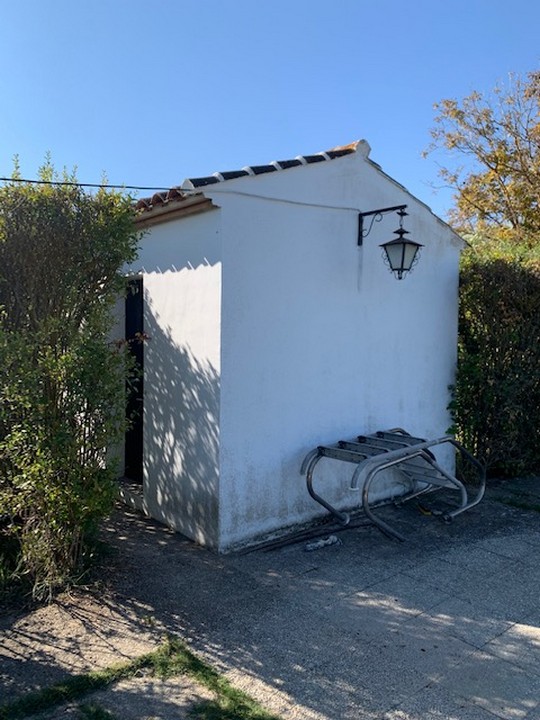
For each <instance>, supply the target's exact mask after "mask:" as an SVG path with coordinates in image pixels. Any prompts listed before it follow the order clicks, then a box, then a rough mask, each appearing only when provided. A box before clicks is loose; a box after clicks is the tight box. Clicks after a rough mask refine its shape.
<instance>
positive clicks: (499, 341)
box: [451, 242, 540, 476]
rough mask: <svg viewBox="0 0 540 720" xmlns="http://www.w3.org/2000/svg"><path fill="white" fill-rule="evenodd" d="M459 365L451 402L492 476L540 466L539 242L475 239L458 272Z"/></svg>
mask: <svg viewBox="0 0 540 720" xmlns="http://www.w3.org/2000/svg"><path fill="white" fill-rule="evenodd" d="M458 360H459V362H458V372H457V378H456V386H455V389H454V399H453V402H452V405H451V409H452V412H453V415H454V419H455V422H456V431H457V434H458V435H459V437H460V440H461V441H462V442H463V443H464V444H465V445H466V446H467V447H468V448H469V449H470V450H471V451H472V452H474V453H475V454H476V455H477V456H478V457H479V458H481V459H482V460H483V461H484V462H485V463H486V465H487V468H488V471H489V473H490V474H491V475H498V476H500V475H506V476H508V475H519V474H526V473H537V472H538V468H539V467H540V443H539V442H538V438H539V433H540V373H539V372H538V369H539V368H540V248H533V249H528V250H527V249H524V248H522V249H521V252H520V253H518V252H516V247H515V245H511V244H510V243H509V244H508V246H507V247H506V248H505V247H503V246H502V244H501V243H500V242H499V243H489V244H486V243H483V244H481V245H480V246H477V245H473V247H471V248H469V249H468V250H467V251H466V252H465V254H464V256H463V261H462V265H461V278H460V308H459V345H458Z"/></svg>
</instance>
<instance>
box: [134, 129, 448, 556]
mask: <svg viewBox="0 0 540 720" xmlns="http://www.w3.org/2000/svg"><path fill="white" fill-rule="evenodd" d="M400 204H406V205H407V213H408V216H407V218H406V222H405V225H406V229H407V230H409V231H410V236H411V238H413V239H414V240H416V241H417V242H419V243H422V244H423V245H424V247H423V249H422V252H421V257H420V259H419V262H418V264H417V266H416V268H415V269H414V272H412V273H411V274H410V275H408V276H407V277H406V278H405V279H403V280H402V281H398V280H396V278H395V277H394V275H393V274H392V273H391V272H389V269H388V267H387V266H385V264H384V262H383V260H382V257H381V248H380V247H379V245H380V244H381V243H383V242H385V241H386V240H390V239H392V235H393V231H394V230H396V228H397V227H398V218H397V216H396V215H395V214H394V213H390V214H385V215H384V216H383V218H382V220H381V221H380V222H375V223H374V224H373V228H372V230H371V232H370V234H369V236H368V237H367V238H366V239H365V240H364V243H363V246H362V247H358V244H357V236H358V214H359V212H366V211H370V210H373V209H375V208H384V207H388V206H396V205H400ZM139 207H140V210H141V212H140V216H139V224H140V227H141V228H144V229H145V231H146V232H145V235H144V237H143V239H142V243H141V250H140V255H139V259H138V261H137V263H136V264H135V265H134V266H133V267H131V268H130V273H131V274H132V275H133V276H137V277H140V278H142V295H141V300H142V304H141V309H142V312H143V317H144V327H143V328H141V329H144V332H145V333H146V334H147V335H148V336H149V340H148V341H147V343H146V345H145V348H144V395H143V399H142V402H143V408H144V409H143V413H142V446H141V462H142V477H143V493H144V504H145V507H146V509H147V511H148V512H149V514H150V515H152V516H153V517H154V518H156V519H158V520H161V521H163V522H165V523H167V524H168V525H170V526H171V527H173V528H175V529H177V530H179V531H180V532H182V533H184V534H185V535H187V536H189V537H190V538H193V539H194V540H196V541H198V542H200V543H203V544H205V545H208V546H210V547H213V548H215V549H218V550H219V551H225V550H228V549H231V548H234V547H235V546H238V545H240V544H242V543H244V542H249V541H254V540H256V539H257V538H261V537H263V536H264V535H265V534H266V533H269V532H272V531H274V530H277V529H280V528H285V527H288V526H293V525H295V524H297V523H300V522H304V521H307V520H309V519H310V518H313V517H315V516H317V515H320V514H321V512H322V509H321V507H320V506H318V505H317V504H316V503H314V502H313V500H312V499H311V498H310V497H309V495H308V494H307V492H306V487H305V482H304V480H303V478H302V477H301V476H300V472H299V471H300V465H301V462H302V459H303V457H304V456H305V454H306V453H307V452H308V451H309V450H310V449H312V448H313V447H314V446H316V445H318V444H321V443H328V442H334V441H336V440H338V439H340V438H348V437H353V436H355V435H357V434H359V433H369V432H373V431H375V430H378V429H381V428H388V427H395V426H401V427H404V428H406V429H407V430H409V431H410V432H412V433H413V434H416V435H418V436H421V437H436V436H439V435H441V434H444V432H445V430H446V428H447V427H448V425H449V424H450V422H449V417H448V413H447V405H448V386H449V385H450V384H451V383H452V380H453V373H454V366H455V360H456V335H457V302H458V261H459V253H460V250H461V248H462V241H461V239H460V238H459V237H458V236H457V235H456V234H455V233H454V232H453V231H452V230H451V229H450V227H449V226H448V225H446V224H445V223H444V222H442V221H441V220H440V219H438V218H437V217H436V216H435V215H433V214H432V212H431V211H430V210H429V208H428V207H427V206H426V205H424V204H423V203H422V202H420V201H419V200H417V199H416V198H414V197H413V196H412V195H410V194H409V193H408V192H407V191H406V189H405V188H404V187H403V186H402V185H400V184H399V183H397V182H396V181H395V180H393V179H392V178H390V177H389V176H387V175H386V174H385V173H384V172H383V171H382V170H381V169H380V167H379V166H378V165H377V164H375V163H374V162H372V161H371V160H370V159H369V146H368V144H367V143H366V142H364V141H361V142H358V143H354V144H352V145H350V146H346V147H341V148H336V149H334V150H333V151H329V152H327V153H319V154H316V155H311V156H303V157H298V158H295V159H294V160H288V161H282V162H275V163H271V164H269V165H265V166H258V167H247V168H244V169H242V170H239V171H235V172H230V173H216V174H215V175H213V176H210V177H208V178H198V179H191V180H186V181H185V182H184V184H183V185H182V187H181V188H175V189H173V190H171V191H169V193H161V194H158V195H156V196H154V197H153V198H148V199H146V200H143V201H140V203H139ZM335 472H336V470H335V468H333V467H329V468H328V469H327V471H326V476H325V479H324V482H325V483H327V489H328V493H329V495H330V496H331V497H333V499H334V500H335V502H336V504H337V505H340V506H344V505H347V504H350V503H351V502H354V501H356V498H351V497H350V496H348V495H347V492H346V490H344V487H346V484H347V483H346V481H345V483H343V482H342V479H341V478H339V477H338V476H336V475H335Z"/></svg>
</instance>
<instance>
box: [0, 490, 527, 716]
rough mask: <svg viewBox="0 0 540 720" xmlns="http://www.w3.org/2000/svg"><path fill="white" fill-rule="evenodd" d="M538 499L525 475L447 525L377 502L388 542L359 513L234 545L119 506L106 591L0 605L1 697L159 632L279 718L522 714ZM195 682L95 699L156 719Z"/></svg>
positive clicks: (194, 694) (127, 688) (123, 651)
mask: <svg viewBox="0 0 540 720" xmlns="http://www.w3.org/2000/svg"><path fill="white" fill-rule="evenodd" d="M426 504H427V503H426ZM516 505H518V506H519V505H524V506H527V508H529V509H526V508H525V509H524V508H522V507H516ZM533 506H536V507H537V510H536V511H535V510H533V509H531V508H532V507H533ZM539 508H540V481H538V480H530V481H514V482H513V483H506V484H501V485H498V486H496V487H493V488H491V489H490V491H489V492H488V497H487V498H486V500H485V501H484V502H483V503H482V504H481V505H480V506H478V507H477V508H475V509H473V510H471V511H470V512H469V513H467V514H465V515H463V516H462V517H461V518H458V519H456V520H455V521H454V523H452V524H451V525H445V524H443V523H441V522H440V521H439V520H438V518H436V517H434V516H427V515H424V514H422V513H421V512H420V511H419V509H418V508H417V507H416V506H415V505H412V504H411V505H410V506H409V508H408V509H399V510H398V509H395V508H388V509H385V510H384V512H385V513H387V517H388V518H389V517H392V518H399V523H400V527H401V529H402V530H405V532H406V533H407V534H408V535H409V540H408V542H406V543H398V542H396V541H391V540H388V539H386V538H385V537H384V536H382V535H381V534H380V533H379V532H378V531H377V530H376V529H374V528H373V527H371V526H366V525H362V526H360V527H357V528H351V529H348V530H346V531H344V532H341V533H340V534H339V538H340V540H341V544H339V545H332V546H328V547H324V548H322V549H320V550H316V551H313V552H306V550H305V546H306V544H305V542H304V543H300V544H296V545H292V546H288V547H283V548H280V549H274V550H271V551H262V550H258V551H256V552H253V553H250V554H246V555H235V556H216V555H213V554H211V553H209V552H207V551H205V550H203V549H201V548H198V547H196V546H194V545H192V544H191V543H189V542H187V541H186V540H185V539H183V538H182V537H181V536H178V535H175V534H174V533H171V532H170V531H168V530H166V529H164V528H163V527H161V526H159V525H157V524H155V523H153V522H150V521H147V520H145V519H143V518H141V517H140V516H138V515H136V514H134V513H131V512H128V511H125V510H122V511H120V512H119V513H118V514H117V515H116V516H115V517H114V518H113V520H112V521H111V522H110V524H109V525H108V527H107V531H106V534H107V536H108V538H109V540H110V541H111V542H112V543H113V545H114V546H115V547H116V548H118V552H117V553H116V554H115V555H113V556H112V557H111V560H110V567H111V578H112V582H111V587H110V588H109V589H108V590H103V592H102V593H101V594H98V595H96V594H95V593H89V594H82V595H80V594H78V595H76V596H73V597H69V596H65V597H63V598H60V600H59V602H58V603H57V604H56V605H53V606H52V607H51V608H43V609H41V610H38V611H35V612H34V613H30V614H27V615H25V616H19V617H4V618H3V619H1V621H0V633H1V638H0V640H1V646H0V648H1V649H0V658H1V659H0V676H1V678H2V681H3V687H2V696H1V697H2V701H6V700H9V699H11V698H14V697H16V696H17V695H19V694H20V693H21V692H23V691H24V689H26V688H28V687H32V686H33V687H39V686H42V685H44V684H46V683H49V682H52V681H54V680H57V679H59V678H60V677H62V676H64V675H65V674H66V673H71V672H77V671H80V670H82V669H87V668H92V667H99V666H103V665H106V664H108V663H110V662H111V659H122V658H126V657H133V656H135V655H136V654H138V653H141V652H145V651H147V650H149V649H152V648H153V647H155V646H156V644H157V643H158V642H159V641H160V639H161V638H162V636H163V633H164V632H172V633H176V634H178V635H181V636H182V637H184V638H185V639H186V640H187V641H188V642H189V644H190V645H191V646H192V648H193V649H194V650H196V651H197V652H199V653H200V654H201V655H202V656H203V657H204V658H205V659H206V660H208V661H209V662H210V663H212V664H213V665H214V666H216V667H217V668H218V669H220V670H221V671H222V672H223V673H224V674H225V675H226V676H227V677H228V678H229V679H230V680H231V681H232V682H233V683H234V684H235V685H236V686H238V687H240V688H242V689H244V690H246V691H247V692H248V693H250V694H251V695H253V696H255V697H256V698H257V699H259V700H260V701H261V702H262V703H263V704H264V706H265V707H267V708H268V709H269V710H272V711H274V712H277V713H280V714H282V716H283V717H284V718H287V719H289V720H292V719H293V718H294V719H296V718H302V719H303V720H323V719H327V720H347V719H349V718H350V719H353V718H354V719H355V720H357V719H358V718H367V719H368V720H369V719H370V718H378V719H379V720H420V719H422V720H435V719H437V720H443V719H445V720H448V719H456V720H458V719H459V720H493V719H494V718H508V719H513V718H526V720H540V662H539V661H540V600H539V598H540V563H539V555H540V514H539V512H538V509H539ZM198 697H205V694H204V691H202V690H201V689H200V688H197V687H196V686H194V685H193V684H190V683H185V682H184V681H182V680H178V681H177V682H176V683H171V682H170V681H169V684H168V685H167V683H161V684H160V683H159V682H150V681H148V680H144V679H141V680H139V681H132V682H131V683H126V684H124V685H122V686H118V687H117V688H116V689H115V691H114V693H112V694H111V693H108V694H103V695H102V696H101V697H100V702H102V703H104V704H105V706H108V707H110V708H111V709H113V710H115V711H116V712H117V713H118V712H120V714H119V715H118V717H119V718H131V717H133V718H142V717H152V718H163V719H169V718H181V717H185V715H184V714H183V713H184V711H185V709H186V708H187V707H189V705H190V703H192V702H193V701H194V700H196V699H197V698H198ZM119 709H120V711H119Z"/></svg>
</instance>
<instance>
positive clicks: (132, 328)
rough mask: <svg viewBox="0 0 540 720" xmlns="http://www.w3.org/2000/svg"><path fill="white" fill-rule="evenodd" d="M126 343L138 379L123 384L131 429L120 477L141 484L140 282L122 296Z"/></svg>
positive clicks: (139, 279)
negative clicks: (124, 307) (124, 297)
mask: <svg viewBox="0 0 540 720" xmlns="http://www.w3.org/2000/svg"><path fill="white" fill-rule="evenodd" d="M125 332H126V340H127V341H128V347H129V351H130V353H131V355H132V357H133V358H134V360H135V362H136V364H137V370H138V376H137V378H136V379H135V380H134V381H133V382H130V383H128V384H127V386H126V390H127V409H126V412H127V417H128V419H129V420H130V422H131V426H130V428H129V429H128V431H127V432H126V443H125V457H124V460H125V470H124V475H125V476H126V477H127V478H129V479H130V480H134V481H135V482H140V483H142V480H143V389H144V342H143V337H144V335H143V333H144V321H143V280H142V278H134V279H133V280H129V281H128V288H127V294H126V328H125Z"/></svg>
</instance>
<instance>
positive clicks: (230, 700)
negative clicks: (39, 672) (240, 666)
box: [0, 638, 279, 720]
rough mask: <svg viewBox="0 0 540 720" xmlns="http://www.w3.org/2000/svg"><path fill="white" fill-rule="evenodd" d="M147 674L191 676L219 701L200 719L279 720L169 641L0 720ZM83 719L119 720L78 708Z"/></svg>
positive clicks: (31, 697) (93, 708) (30, 696)
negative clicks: (153, 650)
mask: <svg viewBox="0 0 540 720" xmlns="http://www.w3.org/2000/svg"><path fill="white" fill-rule="evenodd" d="M141 674H145V675H147V676H154V677H158V678H162V679H165V678H169V677H174V676H176V675H188V676H190V677H191V678H193V679H194V680H195V681H197V682H198V683H200V684H201V685H203V686H204V687H206V688H208V689H209V690H211V691H212V692H213V693H214V694H215V699H214V700H211V701H204V702H202V703H198V704H197V705H195V706H194V707H193V708H192V710H191V715H192V717H193V718H197V719H199V720H279V719H278V718H277V717H276V716H275V715H271V714H269V713H268V712H266V710H264V709H263V708H262V707H261V706H260V705H259V704H258V703H257V702H255V700H253V699H252V698H250V697H249V696H248V695H246V694H245V693H243V692H241V691H240V690H236V689H235V688H233V687H232V685H231V684H230V683H229V682H228V681H227V680H226V679H225V678H223V677H222V676H221V675H219V673H217V672H216V671H215V670H214V669H213V668H211V667H210V666H209V665H207V664H206V663H204V662H203V661H202V660H200V659H199V658H198V657H197V656H196V655H195V654H194V653H192V652H191V651H190V650H189V649H188V648H187V647H186V646H185V644H184V643H183V642H181V641H180V640H178V639H175V638H169V639H168V640H167V641H166V642H165V643H164V644H163V645H161V646H160V647H159V648H158V649H157V650H156V651H155V652H152V653H148V654H146V655H141V656H140V657H138V658H136V659H135V660H132V661H131V662H127V663H122V664H118V665H111V666H110V667H108V668H105V669H104V670H96V671H94V672H89V673H84V674H81V675H72V676H71V677H68V678H67V679H66V680H65V681H64V682H61V683H56V684H55V685H51V686H50V687H47V688H43V689H42V690H37V691H35V692H29V693H27V694H26V695H24V696H23V697H21V698H20V699H19V700H15V701H14V702H11V703H8V704H7V705H1V706H0V720H20V719H21V718H27V717H30V716H31V715H35V714H37V713H41V712H45V711H47V710H51V709H53V708H55V707H58V706H60V705H65V704H66V703H69V702H75V701H78V700H82V699H83V698H85V697H86V696H87V695H90V694H91V693H93V692H95V691H97V690H104V689H105V688H107V687H110V686H111V685H113V684H114V683H116V682H118V681H119V680H125V679H127V678H132V677H135V676H136V675H141ZM79 711H80V717H81V718H86V719H87V720H113V718H114V716H113V715H112V714H111V713H109V712H108V711H107V710H104V709H102V708H101V707H99V706H98V705H93V704H82V705H80V706H79Z"/></svg>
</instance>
